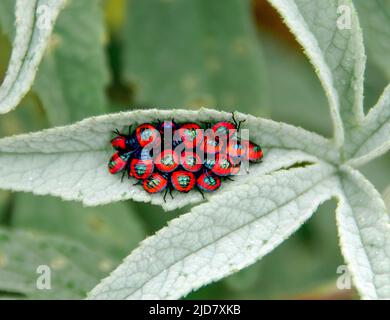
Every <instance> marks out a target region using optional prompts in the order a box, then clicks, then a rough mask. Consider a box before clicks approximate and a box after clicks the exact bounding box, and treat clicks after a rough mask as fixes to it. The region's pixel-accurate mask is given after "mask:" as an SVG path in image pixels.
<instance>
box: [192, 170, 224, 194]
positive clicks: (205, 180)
mask: <svg viewBox="0 0 390 320" xmlns="http://www.w3.org/2000/svg"><path fill="white" fill-rule="evenodd" d="M196 184H197V186H198V188H199V189H201V190H202V191H205V192H212V191H215V190H217V189H218V188H219V187H220V186H221V178H220V177H218V176H216V175H215V174H212V173H210V172H205V173H202V174H201V175H200V176H199V177H198V179H197V180H196Z"/></svg>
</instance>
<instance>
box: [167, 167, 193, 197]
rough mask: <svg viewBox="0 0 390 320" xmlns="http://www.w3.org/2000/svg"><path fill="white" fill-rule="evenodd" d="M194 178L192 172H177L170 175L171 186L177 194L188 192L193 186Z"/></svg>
mask: <svg viewBox="0 0 390 320" xmlns="http://www.w3.org/2000/svg"><path fill="white" fill-rule="evenodd" d="M195 182H196V179H195V176H194V174H193V173H192V172H188V171H184V170H178V171H175V172H173V173H172V176H171V183H172V186H173V187H174V188H175V189H176V190H177V191H179V192H189V191H191V190H192V188H193V187H194V186H195Z"/></svg>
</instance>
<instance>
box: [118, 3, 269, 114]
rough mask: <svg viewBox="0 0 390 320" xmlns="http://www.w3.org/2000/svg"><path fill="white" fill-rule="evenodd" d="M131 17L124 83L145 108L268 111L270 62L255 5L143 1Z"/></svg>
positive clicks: (135, 5)
mask: <svg viewBox="0 0 390 320" xmlns="http://www.w3.org/2000/svg"><path fill="white" fill-rule="evenodd" d="M127 12H128V16H127V24H126V28H125V30H124V35H123V37H124V42H125V49H124V55H123V61H124V68H125V69H124V72H125V73H124V77H125V79H126V80H127V81H128V82H129V83H130V84H131V85H132V86H133V87H134V92H135V102H136V103H137V104H138V105H139V104H142V105H148V106H158V107H183V106H187V107H192V108H198V107H201V106H202V107H218V108H219V109H225V110H229V111H233V110H236V109H237V108H239V110H240V111H242V112H247V113H252V114H255V115H256V114H257V115H258V114H261V113H262V111H263V110H264V99H265V95H266V92H265V90H264V88H263V82H264V79H263V73H264V72H263V69H264V68H263V63H264V62H263V60H262V54H261V50H260V47H259V43H258V40H257V36H256V33H255V30H254V26H253V22H252V17H251V15H250V2H249V1H248V0H244V1H243V0H225V1H224V2H223V5H222V6H221V3H220V1H209V0H186V1H159V0H150V1H143V0H135V1H129V2H128V11H127ZM140 26H142V27H140ZM262 108H263V109H262Z"/></svg>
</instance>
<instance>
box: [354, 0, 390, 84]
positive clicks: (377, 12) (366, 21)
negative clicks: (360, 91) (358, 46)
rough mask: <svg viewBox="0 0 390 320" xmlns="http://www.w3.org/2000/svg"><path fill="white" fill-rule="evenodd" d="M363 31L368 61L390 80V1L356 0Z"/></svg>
mask: <svg viewBox="0 0 390 320" xmlns="http://www.w3.org/2000/svg"><path fill="white" fill-rule="evenodd" d="M354 3H355V6H356V8H357V10H358V13H359V20H360V22H361V25H362V29H363V36H364V44H365V46H366V48H367V53H368V59H369V60H370V59H371V60H372V61H373V62H374V63H375V64H376V65H377V66H378V67H379V68H378V71H379V72H383V73H384V75H385V76H386V77H387V79H388V80H390V63H389V57H390V40H389V39H390V1H388V0H368V1H367V0H354Z"/></svg>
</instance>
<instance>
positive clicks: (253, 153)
mask: <svg viewBox="0 0 390 320" xmlns="http://www.w3.org/2000/svg"><path fill="white" fill-rule="evenodd" d="M246 157H247V159H248V160H249V161H251V162H258V161H260V160H261V159H262V158H263V150H261V148H260V146H259V145H257V144H255V143H253V142H250V141H249V144H248V151H247V152H246Z"/></svg>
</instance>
